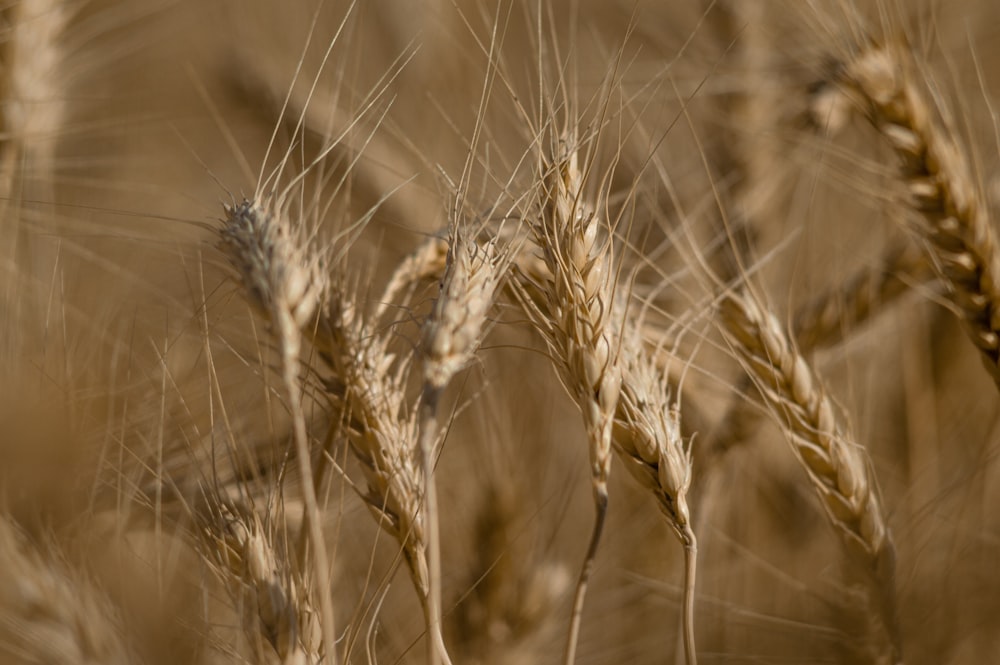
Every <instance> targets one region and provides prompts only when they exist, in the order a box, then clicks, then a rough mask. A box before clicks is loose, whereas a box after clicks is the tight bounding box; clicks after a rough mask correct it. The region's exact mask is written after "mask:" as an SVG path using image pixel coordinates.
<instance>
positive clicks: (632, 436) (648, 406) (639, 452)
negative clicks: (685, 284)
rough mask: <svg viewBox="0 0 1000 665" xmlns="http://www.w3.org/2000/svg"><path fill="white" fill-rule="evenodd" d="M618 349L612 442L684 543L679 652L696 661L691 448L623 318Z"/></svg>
mask: <svg viewBox="0 0 1000 665" xmlns="http://www.w3.org/2000/svg"><path fill="white" fill-rule="evenodd" d="M623 329H624V330H625V331H626V332H625V333H623V334H624V342H623V344H622V349H621V355H620V359H621V368H622V385H621V395H620V397H619V399H618V405H617V409H616V412H615V426H614V444H615V450H616V452H618V456H619V458H620V459H621V460H622V462H623V463H624V464H625V467H626V468H627V469H628V470H629V472H630V473H631V474H632V476H634V477H635V479H636V480H638V481H639V483H640V484H641V485H642V486H643V488H645V489H646V490H648V491H650V492H652V494H653V496H655V497H656V499H657V502H658V504H659V506H660V509H661V510H662V511H663V514H664V515H665V516H666V518H667V523H668V524H669V525H670V527H671V528H672V529H673V531H674V533H675V534H676V535H677V538H678V539H679V540H680V542H681V545H683V547H684V562H685V566H684V575H685V584H684V608H683V613H682V614H683V628H684V630H683V633H684V652H685V654H686V660H687V664H688V665H695V663H697V650H696V648H695V639H694V591H695V577H696V573H697V560H698V542H697V540H696V538H695V533H694V529H693V527H692V524H691V516H690V513H689V510H688V502H687V494H688V490H689V488H690V487H691V454H690V450H689V449H688V448H687V447H686V446H685V445H684V443H683V440H682V438H681V425H680V411H679V409H678V408H677V405H676V403H672V402H671V397H670V387H669V384H668V383H667V379H666V376H665V375H664V374H663V373H662V372H660V371H659V369H658V368H657V366H656V363H655V362H654V361H653V359H652V358H651V357H650V356H649V354H648V353H647V352H646V350H645V348H644V346H643V341H642V340H641V339H640V338H639V335H638V334H637V332H636V331H638V330H640V329H641V325H640V324H639V323H638V322H636V321H631V320H630V321H627V322H626V325H625V326H623Z"/></svg>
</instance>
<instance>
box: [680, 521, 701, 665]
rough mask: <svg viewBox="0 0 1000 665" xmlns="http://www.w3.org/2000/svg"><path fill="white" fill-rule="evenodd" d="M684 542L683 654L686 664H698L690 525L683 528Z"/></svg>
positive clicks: (694, 549) (695, 559) (694, 561)
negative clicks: (695, 640)
mask: <svg viewBox="0 0 1000 665" xmlns="http://www.w3.org/2000/svg"><path fill="white" fill-rule="evenodd" d="M681 540H682V541H683V542H684V610H683V618H682V621H683V627H684V655H685V663H686V664H687V665H698V651H697V649H696V648H695V642H694V590H695V580H696V577H697V572H698V541H697V540H696V539H695V537H694V531H693V530H692V529H691V527H690V526H688V527H687V528H685V530H684V532H683V534H682V537H681Z"/></svg>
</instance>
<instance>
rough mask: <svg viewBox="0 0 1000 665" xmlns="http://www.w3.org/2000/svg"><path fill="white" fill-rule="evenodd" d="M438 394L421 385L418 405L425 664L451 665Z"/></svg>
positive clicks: (426, 385)
mask: <svg viewBox="0 0 1000 665" xmlns="http://www.w3.org/2000/svg"><path fill="white" fill-rule="evenodd" d="M440 394H441V392H440V390H438V389H437V388H434V387H433V386H431V385H430V384H425V385H424V390H423V395H422V400H421V404H420V420H421V423H420V471H421V473H422V475H423V480H424V502H423V511H424V528H425V529H426V537H427V573H428V574H427V577H428V580H427V602H426V611H425V613H426V614H427V617H426V620H427V662H428V663H429V665H440V663H442V662H443V663H445V664H446V665H451V659H450V658H449V656H448V650H447V648H446V647H445V644H444V635H443V634H442V632H441V536H440V523H439V520H438V507H437V486H436V483H435V481H434V441H435V438H436V437H437V410H438V399H439V397H440Z"/></svg>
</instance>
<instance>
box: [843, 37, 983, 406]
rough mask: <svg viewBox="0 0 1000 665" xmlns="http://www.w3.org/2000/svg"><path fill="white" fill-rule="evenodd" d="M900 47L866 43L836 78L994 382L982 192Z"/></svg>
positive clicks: (937, 105)
mask: <svg viewBox="0 0 1000 665" xmlns="http://www.w3.org/2000/svg"><path fill="white" fill-rule="evenodd" d="M914 77H915V75H914V72H913V65H912V63H911V60H910V58H909V56H908V55H907V54H906V53H904V52H903V51H902V50H901V49H900V48H892V47H890V46H887V45H878V44H873V45H871V46H868V47H866V48H864V49H862V50H861V51H860V52H858V53H857V54H856V55H855V56H854V57H853V58H852V59H851V60H850V61H849V62H847V63H846V64H844V66H843V69H842V72H841V76H840V82H841V84H842V85H843V86H844V87H845V89H847V90H848V91H849V92H850V93H851V94H852V95H853V96H854V98H855V99H856V101H857V102H858V104H859V105H860V106H861V107H862V108H863V109H864V110H865V112H866V113H867V115H868V118H869V119H870V120H871V122H872V124H873V125H874V126H875V127H876V128H877V129H878V131H879V133H881V134H882V136H883V137H884V138H885V140H886V141H887V142H888V144H889V145H890V147H891V148H892V150H893V151H894V152H895V153H896V155H897V157H898V158H899V167H900V171H899V174H900V177H901V179H902V181H903V183H904V184H905V186H906V189H907V194H908V196H907V199H906V205H908V206H909V207H911V208H912V209H913V210H914V211H915V212H917V213H918V214H919V215H920V217H921V219H922V223H919V224H917V225H916V230H917V232H918V234H919V235H920V237H921V238H922V239H923V240H924V241H925V242H926V243H927V245H928V247H929V249H930V251H931V254H932V257H933V265H934V267H935V269H936V271H937V273H938V275H939V276H940V278H941V280H942V282H943V283H944V284H945V285H946V286H947V288H948V292H949V294H950V297H951V299H952V301H953V303H954V305H955V307H956V308H957V309H958V310H959V311H960V312H961V316H962V319H963V322H964V324H965V328H966V331H967V332H968V334H969V337H970V339H971V340H972V341H973V343H974V344H975V345H976V347H977V348H978V349H979V351H980V353H981V354H982V358H983V362H984V364H985V366H986V368H987V370H988V371H989V372H990V375H991V376H992V377H993V380H994V382H996V383H997V384H998V386H1000V256H998V254H997V241H996V232H995V230H994V229H993V226H992V223H991V222H990V219H989V217H988V215H987V208H986V205H985V204H984V202H983V198H982V192H981V191H980V189H979V187H978V186H977V184H976V181H975V180H973V178H972V174H971V172H970V169H969V164H968V158H967V156H966V152H965V149H964V148H963V146H962V145H961V144H960V143H959V141H958V138H957V137H956V136H955V132H954V131H953V130H952V128H951V127H950V126H949V125H948V123H947V122H946V112H945V110H944V109H943V102H941V101H939V100H938V98H936V97H932V96H930V95H929V94H927V93H925V92H924V90H923V88H922V87H920V86H918V85H917V83H916V82H915V81H914Z"/></svg>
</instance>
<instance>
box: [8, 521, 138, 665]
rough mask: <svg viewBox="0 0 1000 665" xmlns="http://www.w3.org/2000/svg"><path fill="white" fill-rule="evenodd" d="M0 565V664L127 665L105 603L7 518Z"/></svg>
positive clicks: (110, 608)
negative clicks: (0, 661)
mask: <svg viewBox="0 0 1000 665" xmlns="http://www.w3.org/2000/svg"><path fill="white" fill-rule="evenodd" d="M49 547H51V546H49ZM46 549H48V548H46ZM0 561H2V562H3V565H0V617H2V619H0V660H2V661H3V662H5V663H8V662H12V663H60V664H62V663H65V664H66V665H90V664H92V663H108V664H109V665H111V664H118V663H120V664H122V665H124V664H125V663H128V662H131V658H130V654H129V652H128V651H129V650H128V647H127V645H126V643H125V641H124V640H123V638H122V633H121V627H120V625H119V619H118V618H117V617H116V616H115V611H114V608H113V606H112V604H111V603H110V602H109V601H108V599H106V598H105V597H104V596H103V595H102V594H101V593H99V591H98V589H97V588H95V587H94V586H93V585H92V584H90V583H89V582H87V580H86V579H85V578H84V577H82V576H81V575H79V574H78V573H76V572H75V571H72V570H71V569H70V568H69V567H68V566H67V565H66V563H65V562H63V561H61V560H59V559H58V557H56V556H53V555H51V554H50V552H48V551H43V549H42V548H40V547H38V546H37V545H36V544H34V543H32V542H31V541H30V540H29V538H28V536H27V535H26V534H25V533H23V532H22V531H21V530H20V529H19V528H18V527H17V526H16V525H15V524H14V522H13V521H11V520H10V519H8V518H7V517H5V516H0Z"/></svg>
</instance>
